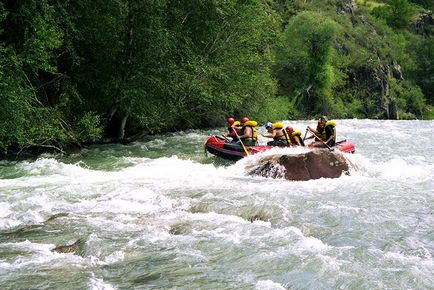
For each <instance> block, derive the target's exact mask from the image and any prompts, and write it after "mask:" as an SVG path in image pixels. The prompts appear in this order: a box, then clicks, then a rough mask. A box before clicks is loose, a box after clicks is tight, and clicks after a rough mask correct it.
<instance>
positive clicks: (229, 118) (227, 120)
mask: <svg viewBox="0 0 434 290" xmlns="http://www.w3.org/2000/svg"><path fill="white" fill-rule="evenodd" d="M226 122H228V125H229V126H230V125H232V124H233V123H234V122H235V119H234V118H232V117H227V118H226Z"/></svg>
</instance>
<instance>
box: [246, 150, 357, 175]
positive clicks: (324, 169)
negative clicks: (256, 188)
mask: <svg viewBox="0 0 434 290" xmlns="http://www.w3.org/2000/svg"><path fill="white" fill-rule="evenodd" d="M246 169H247V171H248V172H249V174H251V175H259V176H264V177H273V178H286V179H288V180H310V179H318V178H322V177H324V178H337V177H340V176H341V175H342V174H343V173H344V174H348V170H349V166H348V162H347V161H346V159H345V157H344V156H343V155H342V153H341V152H339V151H330V150H329V149H315V150H312V151H308V152H306V153H300V154H293V155H292V154H289V155H270V156H264V157H263V158H261V159H260V160H259V161H258V162H255V164H251V165H248V166H247V168H246Z"/></svg>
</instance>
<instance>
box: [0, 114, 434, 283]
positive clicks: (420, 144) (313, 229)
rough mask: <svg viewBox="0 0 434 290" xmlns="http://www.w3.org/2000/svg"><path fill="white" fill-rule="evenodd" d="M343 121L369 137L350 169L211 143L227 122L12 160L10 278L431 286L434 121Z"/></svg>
mask: <svg viewBox="0 0 434 290" xmlns="http://www.w3.org/2000/svg"><path fill="white" fill-rule="evenodd" d="M285 123H286V124H291V125H292V126H294V127H295V128H298V129H300V130H302V129H303V128H305V127H306V126H307V125H311V126H313V125H314V124H315V123H314V121H295V122H291V121H286V122H285ZM337 123H338V135H339V137H340V138H339V139H349V140H351V141H352V142H354V143H355V144H356V146H357V147H356V153H355V154H352V155H347V156H346V157H347V158H348V160H349V161H350V162H351V164H353V168H352V169H351V171H350V173H351V174H350V175H349V176H347V175H344V176H342V177H340V178H337V179H318V180H310V181H298V182H294V181H292V182H291V181H287V180H284V179H271V178H264V177H252V176H249V175H248V174H247V172H246V170H245V167H246V166H248V165H249V164H252V163H254V162H255V160H256V159H257V158H260V157H258V156H250V157H248V158H245V159H243V160H241V161H239V162H237V163H229V162H225V161H222V160H220V159H218V158H215V157H211V156H204V154H203V142H204V141H205V140H206V138H207V136H209V135H212V134H218V133H219V132H221V131H222V130H223V129H222V128H220V129H216V130H209V131H206V132H199V131H188V132H179V133H173V134H166V135H159V136H154V137H152V138H151V137H150V138H148V139H144V140H142V141H139V142H135V143H134V144H131V145H128V146H124V145H110V146H95V147H92V148H89V149H85V150H83V151H82V152H81V154H79V155H76V156H71V157H62V156H55V155H48V154H45V155H42V156H40V157H38V158H36V159H33V160H22V161H1V162H0V174H1V177H2V178H1V179H0V288H1V289H20V288H32V287H35V288H50V289H126V288H128V289H133V288H140V289H143V288H144V289H162V288H164V289H168V288H169V289H171V288H180V289H233V288H241V289H255V288H256V289H294V288H295V289H336V288H342V289H382V288H392V289H409V288H411V289H429V288H431V287H432V285H434V277H433V273H434V260H433V257H432V256H433V253H434V245H433V240H434V236H433V231H432V225H433V224H434V218H433V215H432V213H433V204H434V203H433V201H434V190H433V181H432V180H433V176H434V174H433V173H434V165H433V160H434V158H433V156H432V152H433V145H432V144H433V135H434V134H433V122H432V121H374V120H337ZM261 130H262V128H261ZM261 142H264V140H261ZM276 150H277V151H276V152H278V153H279V154H280V153H282V154H285V150H289V149H276ZM300 150H302V149H300ZM288 152H289V151H288ZM291 152H292V153H293V151H291ZM266 154H272V153H266ZM53 215H58V216H57V217H56V216H54V217H53ZM50 218H52V219H50ZM78 239H82V240H83V241H84V242H83V245H81V246H80V249H79V251H77V252H76V253H75V254H74V253H59V252H55V251H53V249H54V248H55V247H57V246H59V245H71V244H73V243H74V242H76V241H77V240H78Z"/></svg>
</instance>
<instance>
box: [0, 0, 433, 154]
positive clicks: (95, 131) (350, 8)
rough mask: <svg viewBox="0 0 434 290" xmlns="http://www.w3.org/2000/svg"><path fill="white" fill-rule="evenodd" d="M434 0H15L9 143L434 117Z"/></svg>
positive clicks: (7, 80)
mask: <svg viewBox="0 0 434 290" xmlns="http://www.w3.org/2000/svg"><path fill="white" fill-rule="evenodd" d="M433 8H434V7H433V2H432V1H428V0H419V1H408V0H388V1H366V0H360V1H346V0H326V1H324V0H321V1H319V0H318V1H314V0H311V1H308V0H292V1H291V0H274V1H273V0H225V1H222V0H213V1H211V0H188V1H185V0H176V1H175V0H104V1H103V0H93V1H90V0H74V1H72V0H69V1H55V0H2V2H0V22H1V26H0V116H1V118H0V151H1V152H10V151H17V150H23V149H24V150H27V149H34V148H56V149H57V150H62V149H63V148H65V147H66V146H71V145H76V146H80V145H81V144H83V143H88V142H95V141H102V140H104V139H107V140H117V141H123V140H128V138H131V137H134V136H137V135H138V134H140V133H143V132H144V133H156V132H164V131H171V130H181V129H187V128H202V127H207V126H215V125H222V124H223V122H224V116H226V115H229V114H232V115H235V116H241V115H245V114H246V115H249V116H252V117H254V118H255V119H257V120H258V121H265V120H277V119H290V118H309V117H312V116H315V115H317V114H329V115H331V116H333V117H334V118H354V117H357V118H389V119H397V118H401V119H402V118H423V117H425V118H432V117H431V116H432V115H431V116H430V115H429V114H432V113H430V110H429V108H430V107H431V106H432V105H433V92H434V36H433V24H434V23H433V18H432V13H431V12H430V11H432V10H433Z"/></svg>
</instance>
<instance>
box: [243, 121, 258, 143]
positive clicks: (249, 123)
mask: <svg viewBox="0 0 434 290" xmlns="http://www.w3.org/2000/svg"><path fill="white" fill-rule="evenodd" d="M256 126H258V122H256V121H251V120H250V121H247V122H245V123H244V125H243V128H242V129H241V130H242V134H244V128H245V127H250V128H252V140H253V141H255V142H256V141H257V140H258V135H257V134H256V128H255V127H256Z"/></svg>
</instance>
